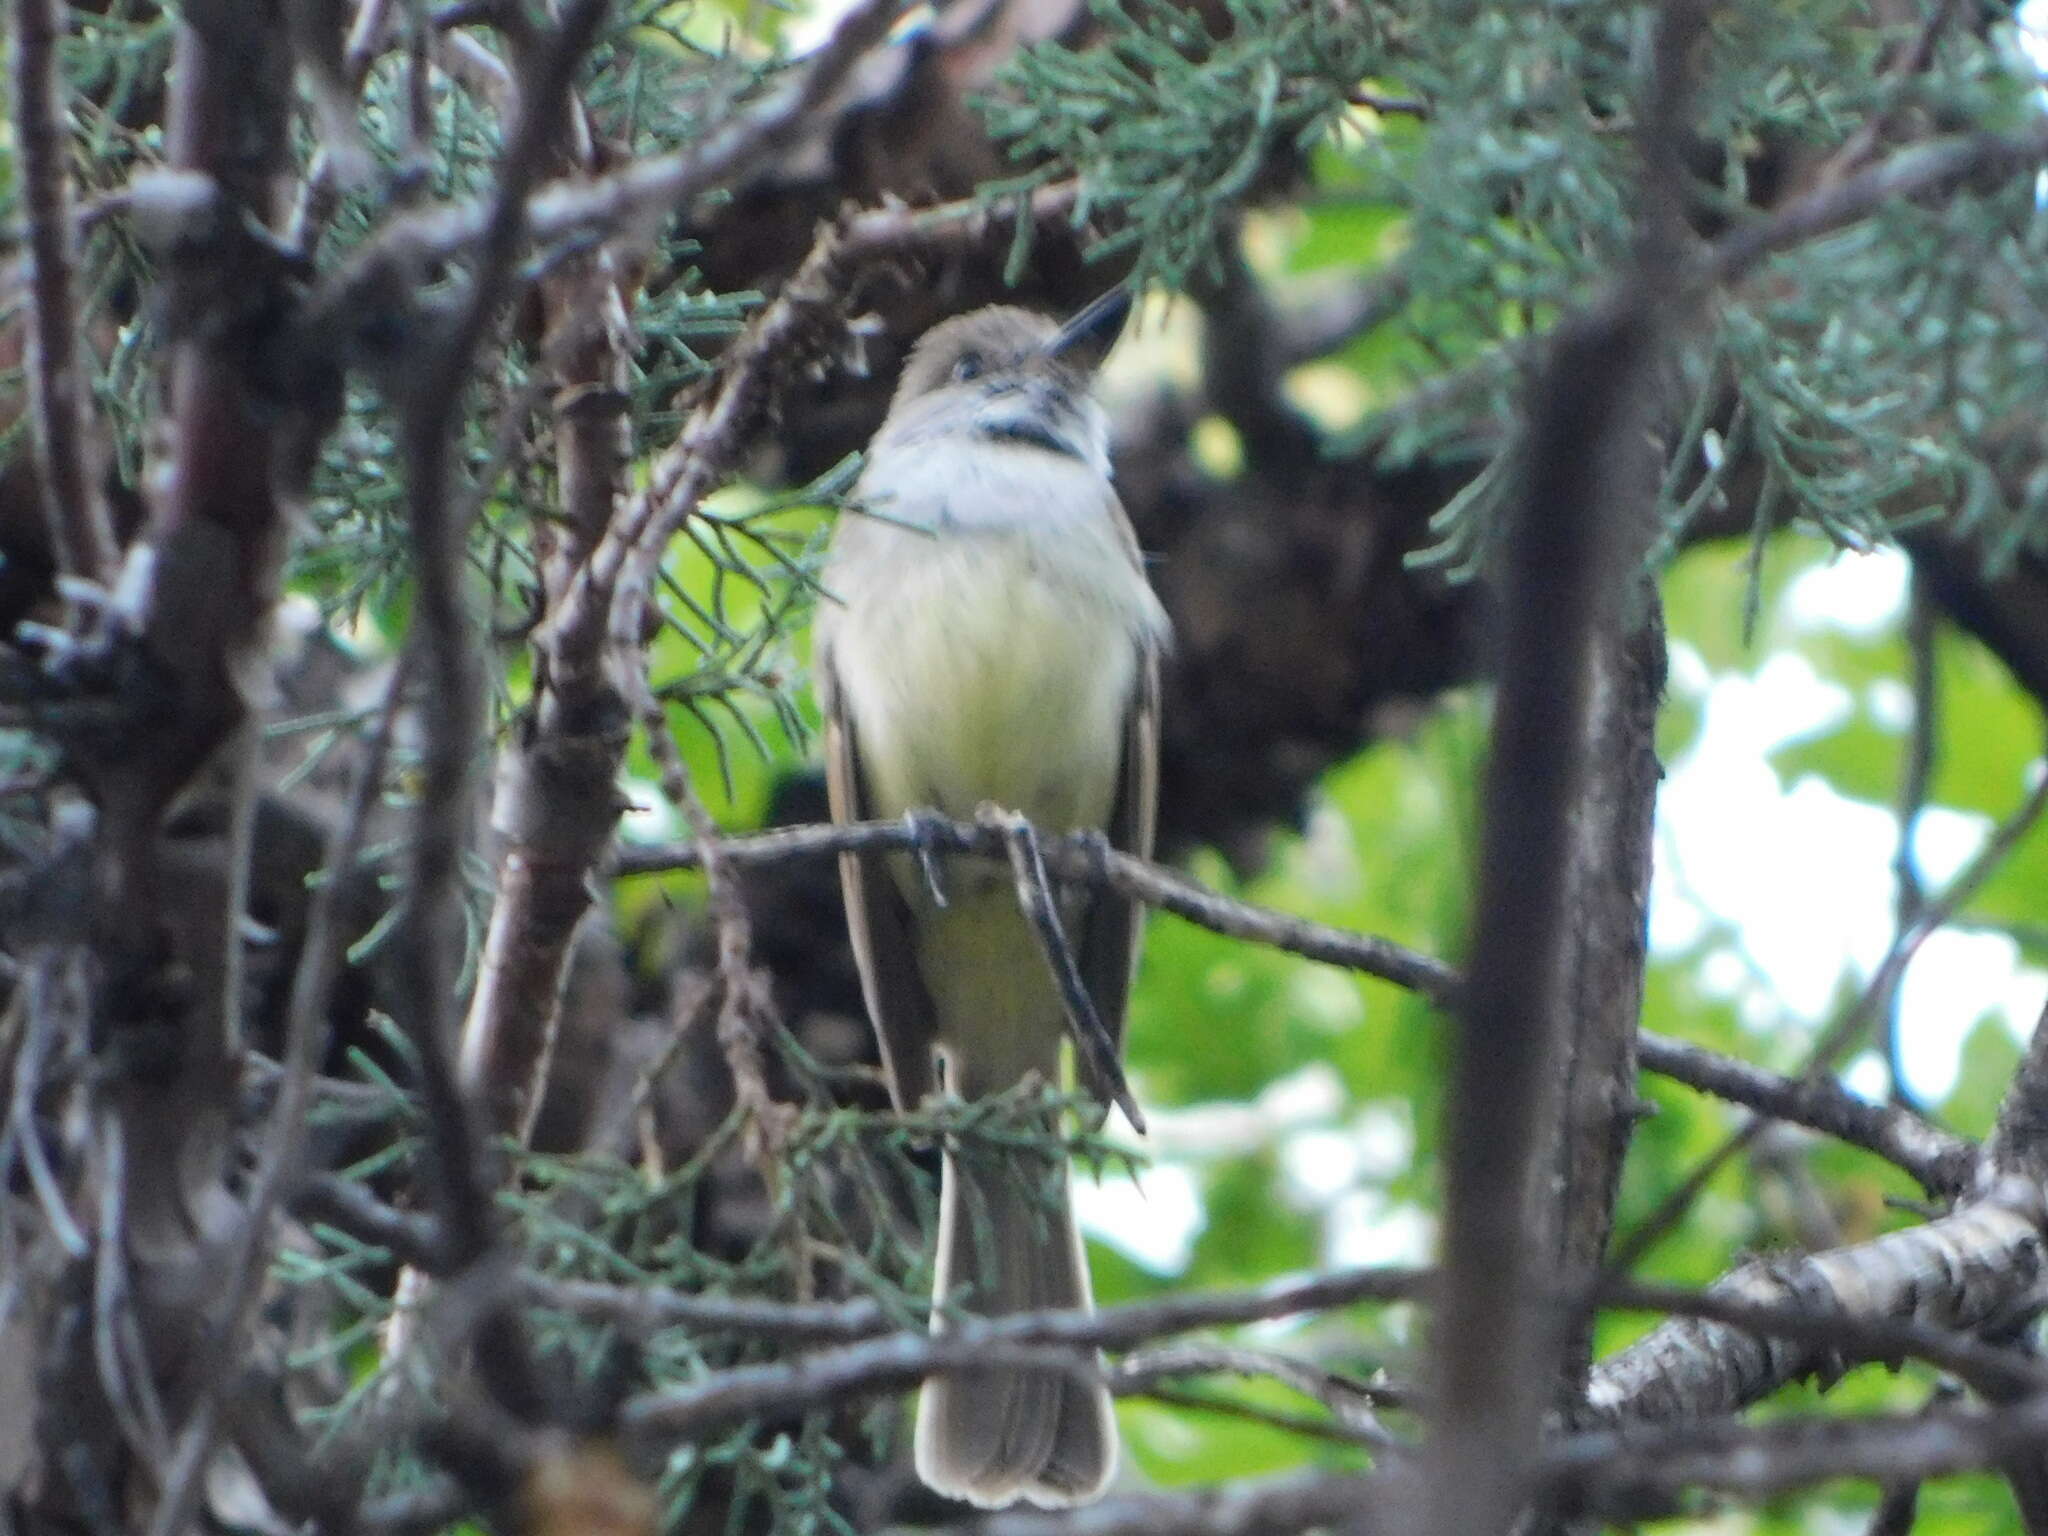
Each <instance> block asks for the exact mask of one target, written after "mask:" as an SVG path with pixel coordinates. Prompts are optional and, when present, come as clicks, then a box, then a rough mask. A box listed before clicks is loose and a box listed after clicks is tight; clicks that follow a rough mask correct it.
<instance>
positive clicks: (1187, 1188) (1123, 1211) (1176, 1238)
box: [1074, 1163, 1206, 1275]
mask: <svg viewBox="0 0 2048 1536" xmlns="http://www.w3.org/2000/svg"><path fill="white" fill-rule="evenodd" d="M1074 1213H1075V1215H1076V1216H1077V1217H1079V1218H1080V1222H1081V1230H1082V1231H1083V1232H1085V1233H1087V1234H1088V1236H1090V1237H1092V1238H1094V1239H1095V1240H1096V1241H1097V1242H1099V1243H1106V1244H1107V1245H1108V1246H1110V1247H1111V1248H1114V1249H1116V1251H1117V1252H1118V1253H1121V1254H1122V1255H1123V1256H1124V1257H1125V1258H1127V1259H1129V1260H1130V1261H1131V1262H1132V1263H1134V1264H1141V1265H1143V1266H1144V1267H1145V1268H1146V1269H1149V1270H1151V1271H1152V1273H1153V1274H1155V1275H1177V1274H1179V1273H1180V1272H1181V1271H1182V1270H1184V1269H1186V1268H1187V1267H1188V1256H1189V1255H1190V1254H1192V1253H1193V1252H1194V1247H1195V1239H1196V1238H1197V1237H1198V1236H1200V1235H1201V1231H1202V1228H1203V1226H1204V1225H1205V1224H1206V1223H1205V1220H1204V1217H1203V1212H1202V1200H1201V1196H1200V1195H1199V1194H1198V1193H1197V1192H1196V1189H1195V1176H1194V1174H1193V1173H1191V1172H1190V1171H1189V1170H1188V1169H1187V1168H1185V1167H1183V1166H1181V1165H1180V1164H1178V1163H1154V1164H1153V1165H1152V1166H1151V1167H1149V1168H1146V1169H1143V1170H1141V1171H1140V1172H1139V1174H1138V1176H1137V1177H1136V1178H1135V1179H1133V1178H1131V1177H1129V1176H1127V1175H1126V1174H1125V1173H1124V1172H1123V1170H1122V1169H1120V1168H1114V1169H1109V1170H1107V1171H1105V1172H1104V1173H1103V1176H1102V1178H1101V1179H1100V1180H1096V1179H1091V1178H1089V1177H1088V1175H1087V1174H1086V1173H1084V1172H1080V1171H1078V1170H1077V1171H1076V1173H1075V1177H1074Z"/></svg>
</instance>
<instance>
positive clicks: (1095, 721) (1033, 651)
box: [834, 531, 1142, 830]
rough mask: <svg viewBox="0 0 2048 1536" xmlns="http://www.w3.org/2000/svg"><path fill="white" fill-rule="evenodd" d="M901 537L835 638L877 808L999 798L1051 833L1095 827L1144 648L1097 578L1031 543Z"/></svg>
mask: <svg viewBox="0 0 2048 1536" xmlns="http://www.w3.org/2000/svg"><path fill="white" fill-rule="evenodd" d="M903 537H904V538H905V539H906V540H915V541H916V543H915V544H913V545H911V546H910V547H908V548H906V549H904V550H902V551H901V553H902V554H903V556H904V558H903V559H902V560H900V561H899V562H896V569H895V570H894V571H893V573H892V578H891V580H890V581H889V582H888V583H887V584H886V587H885V588H884V589H882V590H874V589H869V590H867V591H864V593H863V595H862V601H861V602H859V603H858V604H857V605H856V606H852V607H850V608H849V609H848V611H847V612H846V613H845V614H844V615H843V616H842V617H841V619H840V621H839V624H838V627H837V630H836V637H835V641H834V644H835V652H836V665H837V670H838V674H839V677H840V679H841V682H842V686H844V687H845V689H846V691H847V694H848V705H849V710H848V712H849V714H850V715H851V716H852V718H853V721H854V725H855V730H856V733H857V735H858V738H859V741H860V748H861V753H862V757H863V760H864V766H865V767H866V769H867V774H868V780H869V787H870V790H871V793H872V794H873V796H874V798H875V800H876V801H877V802H878V803H877V804H876V806H875V809H876V811H877V812H878V813H880V814H883V815H897V814H900V813H901V812H903V811H904V810H907V809H910V808H912V807H931V808H934V809H936V810H939V811H941V812H943V813H944V814H946V815H949V816H955V817H966V816H971V815H973V814H974V812H975V810H976V809H977V808H978V807H979V806H980V805H982V804H983V803H984V802H994V803H995V804H997V805H999V806H1001V807H1003V808H1004V809H1006V810H1015V811H1021V812H1022V813H1023V814H1024V815H1026V816H1028V817H1029V818H1031V820H1032V821H1033V822H1035V823H1037V824H1038V825H1040V826H1042V827H1045V828H1046V829H1048V830H1066V829H1069V828H1073V827H1079V826H1100V825H1101V824H1102V823H1103V821H1104V820H1105V819H1106V818H1107V816H1108V813H1109V807H1110V803H1111V800H1112V797H1113V795H1114V793H1115V787H1116V782H1117V776H1118V773H1119V771H1120V766H1121V762H1122V756H1123V745H1124V718H1125V711H1126V709H1127V708H1128V705H1129V700H1130V696H1131V690H1132V687H1133V685H1134V682H1135V678H1136V675H1137V656H1138V642H1137V639H1136V637H1135V635H1134V634H1133V633H1132V628H1131V624H1130V620H1129V618H1128V615H1127V614H1126V613H1125V612H1123V611H1121V610H1120V609H1119V607H1118V605H1117V604H1116V603H1114V602H1113V601H1110V600H1108V599H1107V598H1106V596H1105V593H1104V592H1103V591H1102V588H1101V583H1100V581H1099V580H1098V579H1097V578H1098V577H1099V575H1100V572H1099V570H1097V569H1095V568H1094V567H1093V566H1092V565H1090V564H1089V563H1088V562H1087V560H1086V558H1085V556H1084V555H1083V552H1082V551H1080V550H1069V551H1066V552H1065V554H1066V558H1062V552H1061V551H1059V550H1051V551H1048V550H1047V549H1046V548H1044V547H1043V541H1042V540H1041V541H1038V543H1037V544H1034V542H1033V541H1032V540H1031V539H1029V538H1028V537H1025V536H1022V535H1009V534H1002V533H992V532H985V531H984V532H976V533H974V534H971V535H956V536H952V537H946V536H940V537H938V538H935V539H919V538H918V536H916V535H904V536H903ZM919 545H921V546H922V547H918V546H919ZM1112 574H1113V573H1112ZM1133 574H1135V573H1133ZM1138 579H1139V580H1142V578H1138Z"/></svg>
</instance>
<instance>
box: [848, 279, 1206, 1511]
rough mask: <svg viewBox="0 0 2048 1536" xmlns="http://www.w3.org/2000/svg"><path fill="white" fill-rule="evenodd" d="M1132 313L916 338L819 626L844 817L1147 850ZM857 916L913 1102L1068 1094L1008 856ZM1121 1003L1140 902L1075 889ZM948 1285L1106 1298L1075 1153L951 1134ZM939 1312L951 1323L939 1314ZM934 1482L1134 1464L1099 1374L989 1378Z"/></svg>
mask: <svg viewBox="0 0 2048 1536" xmlns="http://www.w3.org/2000/svg"><path fill="white" fill-rule="evenodd" d="M1126 308H1127V301H1125V300H1124V299H1123V297H1122V296H1121V295H1119V296H1117V297H1116V298H1114V299H1112V300H1108V301H1103V302H1099V303H1097V304H1095V305H1091V306H1090V307H1089V308H1088V309H1087V310H1084V311H1083V312H1082V313H1081V314H1080V315H1078V316H1076V317H1075V318H1074V320H1072V321H1070V322H1069V323H1068V324H1067V325H1065V326H1059V325H1056V324H1054V323H1053V322H1052V321H1050V320H1046V319H1044V318H1042V317H1040V316H1038V315H1034V314H1031V313H1029V312H1028V311H1025V310H1021V309H1011V308H1002V307H998V308H991V309H984V310H979V311H977V312H976V313H974V314H971V315H963V316H960V317H958V318H957V319H953V320H948V321H946V322H945V323H944V324H942V325H939V326H936V327H934V328H933V329H932V330H931V331H930V332H928V333H927V334H926V335H925V336H924V338H923V339H922V340H920V341H919V342H918V344H917V346H916V347H915V348H914V349H913V350H912V352H911V354H910V360H909V362H908V363H907V364H906V365H905V368H904V371H903V378H902V382H901V383H900V384H899V385H898V386H897V389H896V396H895V399H894V401H893V402H892V403H891V405H890V407H889V415H888V419H887V420H885V421H884V422H883V423H882V428H881V430H880V431H879V432H878V433H877V434H876V435H875V440H874V443H873V445H872V447H871V448H870V450H869V454H868V461H867V467H866V469H865V470H864V471H863V472H862V475H861V478H860V482H859V484H858V486H857V488H856V490H855V497H856V500H857V502H858V503H859V504H860V505H861V506H862V507H864V508H865V510H867V511H869V512H871V513H873V514H874V515H873V516H858V515H856V516H849V517H847V518H845V519H843V520H842V521H841V522H840V524H839V528H838V532H837V534H836V536H835V538H834V541H833V546H832V552H831V557H830V560H829V562H828V563H827V566H826V570H825V575H824V586H825V590H826V592H827V593H828V594H830V595H829V596H828V597H827V598H826V599H825V600H824V601H823V602H822V603H821V605H820V608H819V614H818V620H817V626H816V633H815V642H814V645H815V655H814V660H815V667H816V673H817V678H818V691H819V698H820V702H821V704H822V706H823V708H824V713H825V750H826V763H827V770H828V777H829V781H830V788H831V795H832V814H833V816H834V818H835V819H837V820H840V821H853V820H866V819H873V818H889V817H895V816H901V815H903V814H904V813H905V812H907V811H913V810H928V811H936V812H939V813H940V814H942V815H945V816H949V817H954V818H968V817H972V816H973V815H974V814H975V813H976V811H977V810H978V809H979V808H980V807H982V806H983V805H985V804H990V803H993V804H994V805H996V806H999V807H1001V808H1003V809H1005V810H1010V811H1020V812H1022V813H1023V814H1024V815H1025V816H1026V817H1028V818H1029V819H1030V820H1031V822H1032V823H1033V824H1034V825H1035V826H1037V827H1038V828H1040V829H1041V830H1043V831H1045V832H1048V833H1059V832H1068V831H1074V830H1078V829H1080V828H1094V829H1097V830H1100V831H1103V832H1106V833H1107V834H1108V836H1109V838H1110V840H1111V841H1112V842H1113V843H1114V844H1115V845H1116V846H1118V847H1120V848H1125V849H1129V850H1131V851H1133V852H1135V853H1139V854H1146V853H1149V852H1150V851H1151V845H1152V823H1153V811H1154V805H1155V802H1156V800H1157V794H1158V752H1159V655H1160V652H1161V650H1162V648H1163V647H1164V646H1165V644H1166V641H1167V621H1166V614H1165V611H1164V610H1163V609H1162V608H1161V607H1160V605H1159V600H1158V598H1157V597H1155V596H1154V595H1153V592H1152V589H1151V587H1150V586H1149V585H1148V584H1147V582H1146V580H1145V572H1144V567H1143V565H1142V564H1141V562H1140V559H1139V555H1138V544H1137V539H1136V537H1135V535H1134V534H1133V533H1132V531H1131V525H1130V521H1129V519H1127V518H1126V517H1125V516H1124V510H1123V507H1122V506H1121V504H1119V502H1118V501H1117V497H1116V492H1115V491H1114V490H1113V489H1112V488H1111V486H1110V482H1109V451H1108V423H1107V421H1106V420H1105V418H1104V416H1103V412H1102V408H1101V407H1100V406H1099V405H1098V404H1097V403H1096V402H1095V400H1094V398H1093V397H1092V395H1091V393H1090V383H1091V374H1092V370H1093V368H1094V365H1095V364H1096V363H1097V362H1098V361H1100V357H1101V354H1102V353H1103V352H1105V351H1106V350H1107V349H1108V344H1109V342H1110V341H1113V340H1114V339H1115V332H1116V329H1117V327H1118V326H1119V325H1120V324H1121V322H1122V318H1123V313H1124V310H1125V309H1126ZM840 876H841V880H842V883H843V885H844V887H845V893H846V912H847V924H848V927H849V928H850V929H851V931H852V935H853V947H854V954H855V956H856V958H857V959H858V961H859V964H860V974H861V982H862V986H863V988H864V990H865V992H866V996H867V1004H868V1012H869V1013H870V1014H871V1015H872V1016H873V1018H874V1022H875V1031H876V1034H877V1035H878V1037H879V1038H880V1041H881V1048H882V1063H883V1066H884V1068H885V1070H886V1071H887V1074H888V1079H889V1088H890V1092H891V1093H892V1094H893V1096H894V1098H895V1101H896V1104H897V1106H898V1107H899V1108H902V1109H912V1108H915V1107H916V1106H917V1105H918V1103H919V1102H920V1101H921V1100H923V1099H924V1097H925V1096H926V1095H927V1094H929V1093H930V1092H932V1091H933V1089H934V1087H935V1086H936V1077H935V1073H936V1068H935V1065H934V1063H935V1061H943V1062H944V1063H945V1083H946V1087H947V1088H948V1089H949V1090H950V1091H951V1092H953V1093H955V1094H958V1095H959V1096H960V1097H962V1098H964V1099H975V1098H980V1097H983V1096H985V1095H988V1094H994V1093H1000V1092H1002V1091H1003V1090H1005V1089H1007V1088H1010V1087H1013V1086H1015V1085H1016V1084H1017V1083H1019V1082H1020V1081H1022V1080H1024V1079H1025V1078H1026V1077H1027V1076H1029V1075H1031V1074H1034V1073H1035V1074H1037V1075H1038V1077H1039V1078H1041V1079H1042V1080H1044V1081H1046V1082H1049V1083H1056V1082H1058V1081H1059V1072H1060V1040H1061V1037H1062V1036H1063V1035H1064V1034H1065V1033H1066V1026H1065V1015H1064V1012H1063V1009H1062V1006H1061V1002H1060V994H1059V989H1058V985H1057V983H1056V982H1055V980H1054V978H1053V976H1052V974H1051V971H1050V969H1049V967H1048V966H1047V963H1046V959H1045V956H1044V954H1043V952H1042V951H1041V949H1040V944H1039V940H1038V938H1037V936H1036V934H1035V932H1034V930H1033V928H1032V926H1031V924H1030V922H1029V921H1028V920H1027V919H1026V918H1025V916H1024V915H1023V914H1022V912H1020V910H1019V908H1018V904H1017V896H1016V887H1015V884H1014V882H1013V880H1012V878H1011V876H1010V873H1009V871H1007V870H1006V869H1001V868H998V867H995V866H991V865H986V864H970V863H967V862H948V863H947V864H946V865H945V866H944V868H943V870H942V871H940V875H939V878H938V880H937V881H936V889H935V888H934V885H935V882H934V881H933V880H931V879H928V878H927V876H926V875H925V873H924V872H923V871H922V869H921V868H920V866H919V864H918V862H917V861H916V860H914V859H913V858H911V857H910V856H909V855H905V854H894V855H888V856H877V857H872V858H868V857H862V856H857V855H848V856H847V857H845V858H843V859H842V860H841V861H840ZM1063 900H1064V902H1065V906H1064V908H1063V914H1064V919H1065V926H1066V929H1067V932H1068V934H1069V935H1070V937H1071V939H1072V942H1073V945H1074V949H1075V954H1076V957H1077V958H1078V960H1079V961H1080V965H1081V969H1082V973H1083V975H1084V977H1085V979H1086V981H1087V984H1088V988H1089V991H1090V993H1091V995H1092V997H1093V1000H1094V1003H1095V1007H1096V1010H1097V1011H1098V1012H1099V1013H1100V1014H1101V1016H1102V1019H1103V1022H1104V1023H1105V1024H1106V1025H1108V1027H1109V1029H1110V1032H1111V1034H1112V1036H1113V1037H1116V1038H1118V1039H1119V1040H1120V1039H1121V1035H1122V1027H1123V1016H1124V1001H1125V997H1126V994H1127V993H1128V992H1129V990H1130V984H1131V972H1132V968H1133V966H1134V964H1135V962H1136V957H1137V948H1138V929H1139V925H1140V922H1141V920H1142V916H1143V914H1142V912H1141V911H1140V910H1139V909H1138V908H1136V907H1135V906H1134V905H1133V904H1132V903H1130V902H1128V901H1125V900H1123V899H1122V898H1120V897H1117V896H1114V895H1112V894H1110V893H1108V892H1092V893H1089V892H1074V893H1070V894H1069V895H1068V896H1066V897H1065V898H1063ZM935 1289H936V1294H937V1295H938V1296H939V1297H940V1298H948V1297H952V1296H954V1295H955V1293H963V1294H964V1295H965V1297H966V1304H967V1306H968V1307H969V1309H971V1310H972V1311H974V1312H977V1313H980V1314H983V1315H987V1316H999V1315H1002V1314H1006V1313H1012V1312H1026V1311H1037V1310H1041V1309H1045V1308H1076V1307H1082V1308H1085V1307H1087V1306H1089V1305H1091V1301H1090V1297H1089V1288H1088V1268H1087V1260H1086V1256H1085V1254H1084V1252H1083V1250H1082V1247H1081V1238H1080V1233H1079V1232H1078V1231H1077V1229H1076V1228H1075V1225H1074V1215H1073V1207H1072V1203H1071V1199H1070V1196H1069V1193H1068V1173H1067V1169H1066V1166H1065V1163H1064V1162H1063V1161H1061V1162H1059V1163H1058V1164H1057V1165H1055V1164H1054V1163H1053V1162H1051V1161H1049V1160H1047V1159H1045V1158H1043V1157H1038V1158H1034V1157H1032V1156H1031V1155H1030V1154H1029V1153H1028V1152H1024V1151H1019V1152H1017V1153H1015V1154H1010V1155H1006V1156H1005V1157H1003V1158H1000V1159H994V1160H991V1159H988V1158H981V1159H977V1160H975V1161H972V1162H970V1161H969V1160H968V1159H967V1158H966V1157H965V1156H963V1155H958V1154H957V1153H956V1151H955V1150H953V1149H949V1150H948V1151H947V1152H946V1154H945V1160H944V1173H943V1176H942V1184H941V1190H940V1196H939V1239H938V1262H937V1278H936V1281H935ZM934 1326H935V1327H940V1326H943V1324H942V1322H941V1321H940V1320H938V1319H937V1318H935V1319H934ZM915 1454H916V1461H917V1470H918V1475H919V1476H921V1477H922V1478H923V1479H924V1480H925V1481H926V1482H927V1483H929V1484H930V1485H931V1486H932V1487H933V1488H935V1489H937V1490H938V1491H939V1492H941V1493H945V1494H950V1495H952V1496H954V1497H956V1498H962V1499H966V1500H968V1501H970V1502H972V1503H975V1504H981V1505H987V1506H995V1505H1002V1504H1007V1503H1010V1502H1011V1501H1012V1500H1015V1499H1019V1498H1022V1499H1026V1500H1029V1501H1030V1502H1032V1503H1034V1504H1045V1505H1063V1504H1075V1503H1080V1502H1082V1501H1084V1500H1087V1499H1091V1498H1094V1497H1096V1496H1097V1495H1098V1494H1100V1493H1101V1492H1102V1490H1103V1487H1104V1486H1105V1484H1106V1483H1107V1482H1108V1480H1109V1476H1110V1473H1111V1471H1112V1470H1114V1467H1115V1464H1116V1425H1115V1420H1114V1419H1113V1418H1112V1417H1111V1414H1110V1406H1109V1396H1108V1394H1107V1393H1106V1392H1105V1391H1104V1390H1103V1389H1102V1387H1101V1386H1100V1385H1097V1384H1095V1383H1091V1382H1083V1381H1081V1380H1079V1379H1077V1378H1075V1377H1074V1376H1072V1375H1069V1374H1065V1373H1061V1372H1057V1371H1043V1370H1038V1371H1027V1370H1016V1369H1012V1368H1008V1367H1002V1368H997V1367H990V1368H988V1369H986V1370H976V1371H973V1372H970V1373H967V1374H963V1375H955V1376H949V1377H943V1378H935V1379H933V1380H932V1381H930V1382H928V1383H927V1384H926V1386H925V1388H924V1393H923V1396H922V1397H921V1398H920V1400H919V1403H918V1415H917V1433H916V1441H915Z"/></svg>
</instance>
